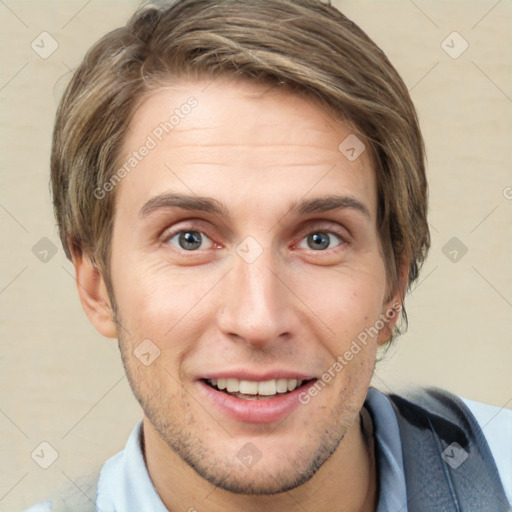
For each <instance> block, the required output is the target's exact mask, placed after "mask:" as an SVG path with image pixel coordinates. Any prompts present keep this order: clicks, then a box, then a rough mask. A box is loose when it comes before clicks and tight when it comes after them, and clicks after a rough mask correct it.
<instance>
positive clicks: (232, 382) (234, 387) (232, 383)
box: [226, 379, 240, 393]
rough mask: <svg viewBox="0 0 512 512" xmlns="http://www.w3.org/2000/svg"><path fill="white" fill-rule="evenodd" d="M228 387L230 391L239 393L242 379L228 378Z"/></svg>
mask: <svg viewBox="0 0 512 512" xmlns="http://www.w3.org/2000/svg"><path fill="white" fill-rule="evenodd" d="M226 389H227V390H228V392H229V393H238V391H239V390H240V381H239V380H238V379H226Z"/></svg>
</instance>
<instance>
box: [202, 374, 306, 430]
mask: <svg viewBox="0 0 512 512" xmlns="http://www.w3.org/2000/svg"><path fill="white" fill-rule="evenodd" d="M197 382H198V384H199V388H200V390H201V392H202V393H204V394H205V395H206V398H207V399H208V400H210V401H211V402H213V403H214V404H215V405H216V406H217V407H218V408H219V409H220V410H221V411H222V412H223V413H224V414H226V415H227V416H230V417H231V418H234V419H235V420H237V421H243V422H245V423H272V422H274V421H279V420H282V419H284V418H285V417H286V416H288V415H289V414H290V413H291V412H292V411H294V410H295V409H296V408H297V407H298V406H299V405H301V403H300V402H299V395H300V393H303V392H304V391H305V390H307V389H308V387H309V386H307V385H306V386H301V387H300V388H297V389H295V390H293V391H290V392H289V393H286V394H284V395H281V396H278V397H274V398H267V399H265V398H260V399H256V400H245V399H243V398H237V397H235V396H231V395H228V394H227V393H225V392H223V391H217V390H216V389H214V388H212V387H211V386H209V385H208V384H206V382H204V381H202V380H200V381H197ZM310 384H313V382H311V383H310Z"/></svg>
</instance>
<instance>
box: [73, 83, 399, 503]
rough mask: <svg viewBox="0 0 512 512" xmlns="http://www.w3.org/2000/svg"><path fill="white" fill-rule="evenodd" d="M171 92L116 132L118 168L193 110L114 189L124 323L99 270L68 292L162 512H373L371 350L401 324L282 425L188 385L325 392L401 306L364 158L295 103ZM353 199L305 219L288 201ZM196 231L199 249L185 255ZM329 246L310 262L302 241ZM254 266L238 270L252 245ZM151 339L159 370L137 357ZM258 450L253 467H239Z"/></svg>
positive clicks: (83, 275)
mask: <svg viewBox="0 0 512 512" xmlns="http://www.w3.org/2000/svg"><path fill="white" fill-rule="evenodd" d="M207 86H208V82H203V81H191V82H185V81H183V82H181V83H178V84H175V85H173V86H172V87H169V88H165V89H164V88H162V89H159V90H158V91H156V92H153V93H152V94H150V95H148V97H147V98H146V100H145V101H144V102H143V103H142V104H141V105H140V106H139V107H138V109H137V111H136V113H135V115H134V117H133V119H132V121H131V124H130V129H129V131H128V133H127V135H126V138H125V141H124V146H123V155H122V158H121V159H120V161H122V162H124V161H125V160H126V158H128V157H129V155H130V154H131V153H132V152H133V151H134V150H136V149H137V148H139V147H140V146H141V145H142V144H143V143H144V141H145V140H146V137H147V136H148V134H151V132H152V130H153V129H154V127H155V126H157V125H158V124H159V123H160V122H161V121H163V120H164V119H165V118H167V117H168V116H169V113H172V111H173V110H174V109H175V108H176V107H179V106H180V105H182V104H183V103H185V102H186V101H187V99H188V98H189V97H190V96H193V97H195V98H196V99H197V101H198V105H197V107H196V108H194V109H193V110H192V112H191V113H190V114H189V115H188V116H186V117H185V118H184V119H182V120H180V123H179V124H178V125H177V126H176V127H175V128H174V130H173V132H172V133H171V134H170V135H169V136H167V137H166V138H164V139H163V140H162V141H161V142H160V143H159V144H158V146H157V147H156V148H154V149H152V150H151V151H150V152H149V154H148V155H147V156H146V157H145V158H144V159H143V160H142V161H141V162H140V163H139V164H138V165H137V167H136V169H134V170H133V171H132V172H131V173H130V174H129V175H128V176H126V177H125V178H124V179H123V180H122V181H121V182H120V183H119V184H118V185H117V187H116V190H115V194H116V213H115V219H114V226H113V237H112V257H111V278H112V286H113V290H114V296H115V302H116V304H117V311H116V312H115V317H116V319H117V323H116V322H115V321H113V320H112V317H113V315H114V312H113V310H112V306H111V304H112V302H111V300H110V298H109V296H108V294H107V291H106V287H105V283H104V280H103V277H102V275H101V273H100V272H99V271H98V270H97V269H95V268H94V267H93V266H92V265H91V264H90V262H89V259H88V258H86V257H82V255H80V254H77V253H75V254H74V255H73V262H74V265H75V268H76V275H77V283H78V290H79V294H80V298H81V301H82V304H83V306H84V309H85V311H86V313H87V314H88V316H89V318H90V320H91V322H92V323H93V325H94V326H95V327H96V329H97V330H98V331H99V332H100V333H102V334H103V335H105V336H107V337H112V338H116V337H118V338H119V345H120V349H121V354H122V357H123V362H124V365H125V368H126V371H127V375H128V378H129V381H130V383H131V386H132V389H133V391H134V393H135V396H136V397H137V399H138V400H139V402H140V403H141V405H142V408H143V411H144V422H143V428H144V451H145V459H146V464H147V466H148V470H149V473H150V476H151V478H152V480H153V483H154V485H155V488H156V490H157V492H158V493H159V495H160V497H161V499H162V501H163V502H164V504H165V506H166V507H167V508H168V509H169V510H188V509H189V508H190V507H195V508H196V509H197V510H199V511H201V510H208V511H211V512H215V511H217V510H223V511H239V510H251V511H263V510H265V511H268V510H287V511H288V510H289V511H295V510H304V509H306V510H308V511H309V512H315V511H321V510H327V507H329V510H343V511H370V510H374V509H375V506H376V503H377V494H378V481H377V476H376V471H375V460H374V453H373V446H372V444H371V443H368V442H365V440H364V436H363V434H362V428H361V421H360V410H361V407H362V405H363V402H364V400H365V397H366V394H367V391H368V387H369V385H370V380H371V377H372V373H373V369H374V365H375V359H376V350H377V346H378V344H382V343H384V342H386V341H387V340H388V339H389V336H390V331H391V329H392V327H393V325H394V321H395V320H396V317H395V319H393V320H391V321H390V322H389V323H388V324H386V326H385V327H384V329H382V330H381V331H380V333H379V335H378V336H376V337H374V338H370V339H369V341H368V344H367V345H366V347H364V348H363V349H362V350H361V351H360V352H359V353H358V354H357V355H356V356H354V358H353V359H352V360H351V361H350V363H349V364H347V365H346V366H345V367H344V368H343V370H342V371H340V372H339V373H337V375H336V377H335V378H334V379H332V380H331V382H329V384H328V385H327V386H326V387H325V389H322V391H321V392H319V393H318V395H317V396H316V397H314V399H312V400H311V401H310V403H308V404H307V405H300V406H299V407H298V408H296V409H294V410H293V411H292V413H291V414H289V415H288V416H287V417H285V418H284V420H282V421H280V422H272V423H269V424H257V423H256V424H255V423H247V422H243V421H238V420H235V419H233V418H230V417H228V416H227V415H225V414H222V412H221V411H220V410H219V409H218V408H217V407H216V406H215V405H214V404H212V403H211V402H210V401H208V400H205V398H204V395H203V394H202V393H200V392H199V382H198V378H200V377H201V375H204V374H205V373H206V372H210V371H213V370H216V371H224V370H228V369H232V368H237V369H239V368H244V369H250V370H251V371H255V372H263V371H266V370H269V369H270V370H275V369H286V370H293V371H297V372H298V373H305V374H308V375H313V376H315V377H316V378H320V377H321V375H322V373H324V372H325V371H326V370H327V369H328V368H329V367H331V366H332V364H333V362H334V361H335V359H336V358H337V357H338V356H339V355H342V354H344V353H345V351H346V350H348V349H349V347H350V345H351V343H352V341H353V340H354V339H356V338H357V336H358V334H359V333H361V332H362V331H364V329H365V328H367V327H371V326H373V325H374V324H375V322H376V321H377V320H378V319H379V315H381V314H384V313H385V312H386V311H387V310H389V308H390V307H391V306H392V304H394V303H396V302H401V298H402V297H401V295H399V294H398V292H397V293H396V294H394V295H393V296H391V297H390V296H389V293H388V286H387V284H388V283H387V279H386V268H385V264H384V260H383V255H382V249H381V244H380V240H379V236H378V231H377V217H376V212H377V194H376V181H375V175H374V171H373V165H372V161H371V158H370V155H369V152H368V151H365V152H363V153H362V154H361V156H360V157H359V158H357V159H356V160H355V161H353V162H350V161H349V160H348V159H347V158H345V156H344V155H343V154H342V153H341V152H340V151H339V150H338V145H339V144H340V143H341V142H342V141H343V140H344V139H345V138H346V137H347V136H348V135H350V134H351V133H353V131H352V130H351V129H350V128H349V127H348V126H345V125H343V124H340V123H335V122H334V121H333V120H332V119H331V118H329V116H328V115H327V113H326V112H324V111H323V110H322V109H321V108H319V107H318V106H315V105H313V104H312V103H311V102H309V101H306V100H305V99H302V98H300V97H298V96H296V95H292V94H290V93H289V92H286V91H284V90H278V89H275V88H274V89H270V90H269V89H268V87H267V88H263V87H262V86H260V85H257V84H254V83H246V82H241V81H218V80H217V81H215V82H214V83H213V84H212V85H209V86H208V87H207ZM164 193H174V194H186V195H188V196H192V197H196V196H202V197H208V198H213V199H215V200H216V201H218V202H219V203H220V204H221V205H222V207H223V209H225V210H226V211H225V212H224V213H226V214H227V215H224V214H222V215H221V214H218V213H211V212H205V211H197V210H189V209H184V208H180V207H176V206H174V207H162V208H159V209H156V210H153V211H151V212H150V213H148V214H146V215H141V214H140V211H141V209H142V208H143V205H144V204H145V203H146V202H147V201H148V200H151V198H154V197H155V196H158V195H160V194H164ZM332 195H337V196H347V197H350V198H352V199H356V200H357V201H358V202H360V203H361V204H362V205H363V206H364V208H365V209H366V210H367V212H366V213H364V212H362V211H360V210H359V209H357V208H352V207H345V208H337V209H333V210H328V211H323V212H318V211H317V212H310V213H300V212H297V211H294V210H293V209H292V206H293V204H294V203H295V202H297V201H304V200H314V199H322V198H325V197H326V196H332ZM187 230H188V231H196V232H200V233H202V234H203V235H200V237H201V236H202V237H203V238H202V242H201V243H202V244H203V245H200V246H199V248H198V249H195V250H188V251H187V250H185V249H183V248H181V247H180V243H179V235H178V236H176V234H177V233H179V232H183V231H187ZM314 233H316V234H317V235H320V236H321V237H324V238H322V240H324V241H325V242H326V243H328V244H329V245H328V246H327V247H326V248H321V249H318V248H315V247H316V246H314V247H313V248H311V246H310V242H311V238H308V236H309V235H311V234H314ZM248 236H251V237H253V239H254V240H255V241H256V244H257V245H256V247H259V248H260V249H261V250H262V253H261V255H260V256H259V257H258V258H257V259H256V260H255V261H253V262H251V263H247V262H246V261H244V259H243V258H242V257H240V255H239V253H237V251H236V249H237V247H238V246H239V244H241V242H243V241H244V239H246V237H248ZM144 339H150V340H151V342H152V343H153V344H154V345H155V346H157V347H158V349H159V350H160V355H159V356H158V357H157V358H156V359H155V360H154V361H153V362H152V363H151V364H150V365H148V366H145V365H144V364H141V362H140V360H139V359H137V358H136V357H135V356H134V354H133V351H134V350H135V349H136V347H137V346H138V345H139V344H140V343H141V341H142V340H144ZM248 442H250V443H253V444H254V445H255V446H256V447H257V449H258V450H259V452H260V453H261V454H262V457H261V459H260V460H259V461H258V462H257V463H256V464H255V465H253V466H252V467H246V466H245V465H244V464H242V463H241V462H240V460H239V458H238V457H237V453H238V451H239V450H240V449H241V448H242V447H243V446H244V445H246V443H248Z"/></svg>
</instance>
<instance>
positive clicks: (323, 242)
mask: <svg viewBox="0 0 512 512" xmlns="http://www.w3.org/2000/svg"><path fill="white" fill-rule="evenodd" d="M308 242H309V246H310V247H311V249H327V247H329V237H328V236H327V235H326V234H324V233H314V234H312V235H309V237H308Z"/></svg>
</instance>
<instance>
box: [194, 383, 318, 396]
mask: <svg viewBox="0 0 512 512" xmlns="http://www.w3.org/2000/svg"><path fill="white" fill-rule="evenodd" d="M201 380H202V381H203V382H204V383H205V384H206V385H207V386H209V387H210V388H212V389H214V390H215V391H219V392H222V393H224V394H226V395H229V396H232V397H234V398H238V399H242V400H268V399H276V398H280V397H284V396H286V395H289V394H290V393H293V392H294V391H297V390H300V389H301V388H306V387H309V386H310V385H311V384H312V383H313V382H314V381H316V379H270V380H265V381H252V380H240V379H234V378H219V379H201Z"/></svg>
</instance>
